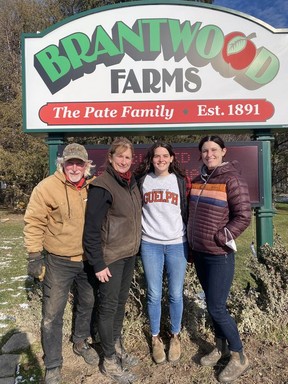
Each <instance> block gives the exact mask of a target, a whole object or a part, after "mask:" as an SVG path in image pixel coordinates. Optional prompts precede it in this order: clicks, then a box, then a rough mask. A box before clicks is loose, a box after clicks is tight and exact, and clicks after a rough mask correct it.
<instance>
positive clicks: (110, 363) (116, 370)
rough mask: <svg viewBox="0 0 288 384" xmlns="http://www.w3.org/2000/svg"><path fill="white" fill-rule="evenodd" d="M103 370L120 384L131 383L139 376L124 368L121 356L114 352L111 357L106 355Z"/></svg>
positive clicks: (101, 368)
mask: <svg viewBox="0 0 288 384" xmlns="http://www.w3.org/2000/svg"><path fill="white" fill-rule="evenodd" d="M100 370H101V372H102V373H103V374H104V375H107V376H108V377H110V378H111V379H112V380H114V381H116V382H117V383H119V384H131V383H133V381H135V380H137V377H136V376H135V375H133V374H132V373H131V372H129V371H128V370H126V369H123V368H122V363H121V361H120V359H119V357H118V356H117V355H116V354H114V355H112V356H111V357H104V361H103V364H102V366H101V367H100Z"/></svg>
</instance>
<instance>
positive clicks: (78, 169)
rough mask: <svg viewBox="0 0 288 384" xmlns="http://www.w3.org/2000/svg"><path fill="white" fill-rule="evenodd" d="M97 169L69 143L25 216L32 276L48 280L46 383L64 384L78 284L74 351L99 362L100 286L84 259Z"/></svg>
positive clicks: (36, 190)
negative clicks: (66, 329)
mask: <svg viewBox="0 0 288 384" xmlns="http://www.w3.org/2000/svg"><path fill="white" fill-rule="evenodd" d="M92 168H93V165H92V164H91V161H90V160H88V153H87V151H86V149H85V148H84V147H83V146H82V145H80V144H76V143H73V144H69V145H67V146H66V147H65V148H64V151H63V155H62V157H61V158H58V159H57V170H56V171H55V173H54V174H53V175H51V176H48V177H47V178H45V179H44V180H42V181H41V182H40V183H39V184H38V185H37V186H36V187H35V188H34V190H33V192H32V194H31V197H30V201H29V204H28V206H27V210H26V212H25V216H24V221H25V227H24V242H25V247H26V249H27V252H28V275H30V276H32V277H34V278H38V279H39V278H40V279H44V280H43V311H42V313H43V317H42V323H41V332H42V347H43V351H44V364H45V367H46V372H45V384H59V383H61V366H62V363H63V356H62V328H63V314H64V310H65V306H66V304H67V300H68V295H69V291H70V288H71V285H72V284H73V283H74V284H75V287H76V288H77V293H76V295H75V296H76V299H75V303H76V307H75V313H74V314H75V324H74V329H73V335H72V341H73V350H74V352H75V353H76V354H77V355H80V356H82V357H83V358H84V360H85V361H86V363H88V364H92V365H98V361H99V359H98V355H97V353H96V351H95V350H94V349H93V348H91V346H90V345H89V344H88V342H87V338H88V337H89V336H90V335H91V317H92V311H93V307H94V303H95V297H94V296H95V287H96V286H97V284H98V283H97V281H96V278H95V274H94V271H93V268H92V267H91V266H89V264H88V262H87V261H86V260H84V256H83V246H82V236H83V228H84V217H85V208H86V201H87V190H88V185H89V183H90V182H91V181H92V179H93V178H90V179H89V180H88V178H89V177H90V173H91V169H92ZM43 254H45V257H44V255H43ZM44 272H45V273H44Z"/></svg>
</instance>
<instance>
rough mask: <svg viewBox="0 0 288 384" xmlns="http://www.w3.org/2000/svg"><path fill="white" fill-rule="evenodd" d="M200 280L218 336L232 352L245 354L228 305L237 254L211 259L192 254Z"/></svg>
mask: <svg viewBox="0 0 288 384" xmlns="http://www.w3.org/2000/svg"><path fill="white" fill-rule="evenodd" d="M193 255H194V264H195V268H196V272H197V276H198V278H199V281H200V283H201V286H202V288H203V291H204V293H205V298H206V305H207V310H208V312H209V314H210V316H211V319H212V322H213V326H214V331H215V336H216V337H217V338H219V339H225V340H227V342H228V346H229V349H230V350H231V351H233V352H239V351H241V350H242V348H243V346H242V342H241V340H240V336H239V332H238V329H237V325H236V323H235V320H234V319H233V318H232V317H231V316H230V314H229V312H228V310H227V306H226V302H227V298H228V295H229V292H230V288H231V285H232V281H233V278H234V270H235V256H234V252H231V253H229V254H228V255H211V254H208V253H203V252H193Z"/></svg>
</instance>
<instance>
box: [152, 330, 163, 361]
mask: <svg viewBox="0 0 288 384" xmlns="http://www.w3.org/2000/svg"><path fill="white" fill-rule="evenodd" d="M152 357H153V360H154V361H155V363H156V364H162V363H164V361H165V360H166V355H165V352H164V344H163V341H162V339H161V338H160V337H159V336H152Z"/></svg>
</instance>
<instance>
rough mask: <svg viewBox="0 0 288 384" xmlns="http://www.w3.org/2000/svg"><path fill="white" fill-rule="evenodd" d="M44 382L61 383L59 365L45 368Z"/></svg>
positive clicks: (48, 383)
mask: <svg viewBox="0 0 288 384" xmlns="http://www.w3.org/2000/svg"><path fill="white" fill-rule="evenodd" d="M44 383H45V384H61V367H55V368H50V369H47V368H46V372H45V381H44Z"/></svg>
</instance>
